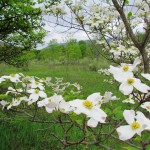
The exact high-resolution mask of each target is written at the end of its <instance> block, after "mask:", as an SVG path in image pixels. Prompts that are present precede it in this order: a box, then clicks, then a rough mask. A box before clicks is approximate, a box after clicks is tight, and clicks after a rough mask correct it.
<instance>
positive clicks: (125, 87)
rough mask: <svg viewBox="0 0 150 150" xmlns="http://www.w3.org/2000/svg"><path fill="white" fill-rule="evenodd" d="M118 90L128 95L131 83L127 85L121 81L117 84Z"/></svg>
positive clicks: (131, 87)
mask: <svg viewBox="0 0 150 150" xmlns="http://www.w3.org/2000/svg"><path fill="white" fill-rule="evenodd" d="M119 90H120V91H121V92H122V93H123V94H124V95H129V94H131V93H132V91H133V86H132V85H129V84H127V83H122V84H121V85H120V86H119Z"/></svg>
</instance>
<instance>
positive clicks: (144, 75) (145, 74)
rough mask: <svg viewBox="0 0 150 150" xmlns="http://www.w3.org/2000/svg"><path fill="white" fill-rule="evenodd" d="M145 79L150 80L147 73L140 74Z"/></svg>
mask: <svg viewBox="0 0 150 150" xmlns="http://www.w3.org/2000/svg"><path fill="white" fill-rule="evenodd" d="M141 75H142V76H143V77H144V78H145V79H147V80H150V74H149V73H142V74H141Z"/></svg>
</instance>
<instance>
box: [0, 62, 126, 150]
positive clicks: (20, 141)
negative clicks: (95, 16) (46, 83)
mask: <svg viewBox="0 0 150 150" xmlns="http://www.w3.org/2000/svg"><path fill="white" fill-rule="evenodd" d="M104 63H105V62H100V63H99V64H98V65H99V67H106V66H108V64H105V65H104ZM19 72H22V73H24V74H25V75H33V76H38V77H53V78H55V77H63V78H64V81H66V82H68V81H69V82H71V83H74V82H78V83H79V84H80V85H81V86H82V87H83V89H82V93H81V94H82V95H83V97H84V98H85V99H86V97H87V96H88V95H90V94H92V93H94V92H100V93H101V94H104V92H105V91H111V92H112V93H113V94H114V95H116V96H117V97H120V98H121V100H123V99H124V98H125V97H124V96H123V95H122V94H121V93H120V92H119V91H118V86H119V85H118V84H117V83H114V84H108V83H105V82H104V79H105V78H109V77H105V75H100V74H98V73H97V72H94V71H90V70H89V66H88V65H83V64H81V65H52V64H51V63H43V62H37V61H34V62H32V63H30V65H29V70H26V71H25V70H22V69H21V68H20V69H18V68H14V67H11V66H7V65H4V64H1V65H0V75H6V74H10V73H19ZM119 105H121V102H120V101H116V102H114V103H113V106H112V104H109V105H105V106H103V107H102V108H103V109H104V110H105V111H106V112H107V113H108V114H109V113H110V114H111V110H113V109H115V108H117V106H119ZM126 106H127V105H126V104H125V105H124V106H123V107H126ZM120 107H122V106H120ZM120 109H121V108H120ZM39 114H40V115H41V116H40V117H41V118H42V119H43V118H46V119H50V117H49V116H50V114H47V113H43V112H41V111H39ZM0 115H1V116H0V118H1V120H0V123H1V124H0V150H7V149H11V150H27V149H30V150H39V149H43V150H49V149H52V150H53V149H54V150H56V149H60V147H61V146H62V145H61V144H60V142H59V141H58V140H57V139H56V138H54V137H53V136H51V133H52V132H53V133H55V134H56V135H58V136H60V137H61V136H62V137H63V134H64V133H63V130H62V128H61V127H60V125H59V124H54V125H51V124H42V123H34V122H31V121H29V120H28V118H24V116H22V115H21V114H18V113H15V114H14V113H11V112H8V111H7V110H5V111H4V112H1V113H0ZM6 118H11V121H7V120H6ZM51 119H52V118H51ZM4 120H5V121H4ZM65 127H66V128H68V127H69V126H68V125H66V126H65ZM107 128H108V127H107V126H105V129H104V130H105V131H107V130H108V129H107ZM109 130H110V129H109ZM81 137H82V133H81V132H80V130H78V129H77V127H74V128H73V129H72V130H71V131H70V133H69V134H68V138H69V139H70V140H73V139H74V140H75V141H78V139H80V138H81ZM112 143H113V144H112ZM114 143H115V144H116V143H117V142H116V141H114V142H113V139H112V140H111V143H110V142H109V141H108V143H107V141H106V143H104V144H107V145H109V146H110V147H111V146H112V147H114V149H117V147H118V145H117V146H115V145H114ZM66 149H68V150H72V149H83V150H84V149H86V148H85V146H84V145H79V146H78V147H75V146H72V147H67V148H66ZM88 149H89V150H98V149H99V148H98V147H97V146H95V145H92V146H89V148H88ZM101 149H103V148H101Z"/></svg>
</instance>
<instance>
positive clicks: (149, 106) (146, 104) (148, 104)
mask: <svg viewBox="0 0 150 150" xmlns="http://www.w3.org/2000/svg"><path fill="white" fill-rule="evenodd" d="M141 107H142V108H144V109H146V110H147V111H148V112H150V102H145V103H144V104H142V105H141Z"/></svg>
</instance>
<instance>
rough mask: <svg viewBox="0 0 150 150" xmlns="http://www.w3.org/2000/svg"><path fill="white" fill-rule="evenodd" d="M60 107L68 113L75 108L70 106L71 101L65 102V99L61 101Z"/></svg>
mask: <svg viewBox="0 0 150 150" xmlns="http://www.w3.org/2000/svg"><path fill="white" fill-rule="evenodd" d="M58 107H59V110H60V111H61V112H62V113H65V114H68V113H69V112H70V111H72V110H73V108H72V107H71V106H70V104H69V102H65V101H61V102H60V103H59V106H58Z"/></svg>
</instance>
